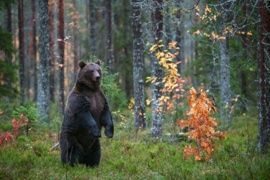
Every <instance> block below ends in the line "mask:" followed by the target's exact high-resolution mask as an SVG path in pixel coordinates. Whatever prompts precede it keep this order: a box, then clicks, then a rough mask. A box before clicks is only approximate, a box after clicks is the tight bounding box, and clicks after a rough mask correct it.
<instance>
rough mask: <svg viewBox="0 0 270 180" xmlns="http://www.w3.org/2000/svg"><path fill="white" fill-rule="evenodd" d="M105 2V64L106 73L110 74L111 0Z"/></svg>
mask: <svg viewBox="0 0 270 180" xmlns="http://www.w3.org/2000/svg"><path fill="white" fill-rule="evenodd" d="M105 2H106V5H105V7H106V50H105V51H106V58H105V65H106V66H108V73H109V75H111V64H112V55H111V46H112V40H111V39H112V36H111V26H112V21H111V0H105Z"/></svg>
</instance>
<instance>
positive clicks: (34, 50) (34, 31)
mask: <svg viewBox="0 0 270 180" xmlns="http://www.w3.org/2000/svg"><path fill="white" fill-rule="evenodd" d="M31 4H32V30H33V39H32V41H33V42H32V43H33V54H32V69H33V84H34V88H33V92H34V98H33V100H34V101H37V94H38V91H37V90H38V83H37V82H38V76H37V40H36V36H37V34H36V0H32V3H31Z"/></svg>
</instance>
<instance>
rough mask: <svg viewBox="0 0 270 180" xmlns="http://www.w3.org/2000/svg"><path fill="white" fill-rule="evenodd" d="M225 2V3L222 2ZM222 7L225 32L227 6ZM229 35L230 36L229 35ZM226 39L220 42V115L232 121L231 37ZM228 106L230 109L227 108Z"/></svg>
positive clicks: (222, 28) (222, 23) (222, 21)
mask: <svg viewBox="0 0 270 180" xmlns="http://www.w3.org/2000/svg"><path fill="white" fill-rule="evenodd" d="M222 2H223V1H222ZM223 6H224V7H221V14H222V16H221V31H222V32H223V30H224V29H226V20H225V18H224V17H226V16H227V13H226V10H225V6H226V4H225V5H223ZM227 35H228V34H227ZM227 35H224V36H225V37H226V39H225V40H222V39H221V40H220V44H219V50H220V51H219V54H220V96H221V101H222V104H221V108H220V115H221V117H224V116H227V118H229V119H227V121H228V122H229V121H230V114H229V109H230V105H231V83H230V56H229V37H228V36H227ZM226 105H228V108H225V106H226Z"/></svg>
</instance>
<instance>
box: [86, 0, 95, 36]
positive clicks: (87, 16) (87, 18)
mask: <svg viewBox="0 0 270 180" xmlns="http://www.w3.org/2000/svg"><path fill="white" fill-rule="evenodd" d="M90 1H91V0H85V4H89V6H91V5H90ZM92 1H94V0H92ZM88 11H90V7H89V9H87V6H85V19H86V27H85V29H86V30H85V32H86V33H88V29H89V24H88V21H89V14H88Z"/></svg>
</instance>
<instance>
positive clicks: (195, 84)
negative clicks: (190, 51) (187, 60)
mask: <svg viewBox="0 0 270 180" xmlns="http://www.w3.org/2000/svg"><path fill="white" fill-rule="evenodd" d="M198 13H199V11H198V9H197V8H195V24H198ZM197 36H198V35H197V34H195V38H196V41H195V50H194V54H195V59H196V60H197V59H198V57H199V53H198V41H197ZM192 69H193V72H194V73H197V69H196V66H193V67H192ZM199 86H200V82H199V80H197V78H194V87H195V88H198V87H199Z"/></svg>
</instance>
